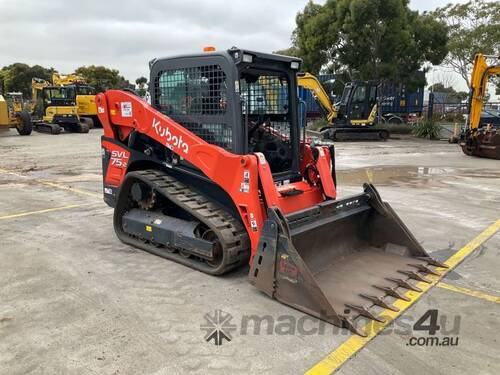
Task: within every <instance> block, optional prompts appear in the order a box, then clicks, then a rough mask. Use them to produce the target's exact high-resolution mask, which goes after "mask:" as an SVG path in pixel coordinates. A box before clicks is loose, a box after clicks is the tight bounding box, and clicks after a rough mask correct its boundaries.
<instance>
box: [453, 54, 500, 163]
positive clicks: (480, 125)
mask: <svg viewBox="0 0 500 375" xmlns="http://www.w3.org/2000/svg"><path fill="white" fill-rule="evenodd" d="M488 59H490V60H493V61H494V62H493V63H491V64H489V63H488ZM498 75H500V57H499V56H487V55H482V54H477V55H476V56H475V58H474V67H473V68H472V75H471V80H470V87H471V89H470V95H469V116H468V118H467V126H466V128H465V129H464V131H463V132H462V134H461V136H460V146H461V147H462V151H463V152H464V153H465V154H466V155H470V156H479V157H483V158H489V159H500V126H498V125H494V124H491V123H487V122H485V121H483V120H482V119H481V112H483V108H484V101H485V95H486V94H487V93H488V80H489V78H490V77H493V76H498Z"/></svg>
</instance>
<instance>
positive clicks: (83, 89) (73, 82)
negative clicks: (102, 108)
mask: <svg viewBox="0 0 500 375" xmlns="http://www.w3.org/2000/svg"><path fill="white" fill-rule="evenodd" d="M52 83H53V84H54V85H55V86H65V87H72V88H73V89H74V93H75V95H76V97H75V102H76V106H77V111H78V116H79V117H80V121H81V122H82V123H84V124H86V125H88V127H89V128H93V127H94V126H95V125H101V123H100V122H99V118H98V117H97V107H96V105H95V94H96V93H95V89H94V88H93V87H91V86H89V85H87V84H86V82H85V79H84V78H83V77H82V76H79V75H77V74H59V73H54V74H52Z"/></svg>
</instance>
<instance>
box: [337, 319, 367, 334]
mask: <svg viewBox="0 0 500 375" xmlns="http://www.w3.org/2000/svg"><path fill="white" fill-rule="evenodd" d="M340 319H341V320H342V324H343V327H344V328H347V329H348V330H349V331H351V332H354V333H355V334H357V335H360V336H362V337H366V336H367V335H366V332H365V331H363V330H362V329H359V328H357V327H356V326H355V325H354V323H353V322H352V320H351V319H349V318H348V317H346V316H341V317H340Z"/></svg>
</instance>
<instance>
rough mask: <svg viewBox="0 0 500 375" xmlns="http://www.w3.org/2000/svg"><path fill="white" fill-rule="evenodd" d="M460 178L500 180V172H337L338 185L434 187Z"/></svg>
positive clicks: (433, 169)
mask: <svg viewBox="0 0 500 375" xmlns="http://www.w3.org/2000/svg"><path fill="white" fill-rule="evenodd" d="M460 178H500V170H493V169H473V168H446V167H445V168H440V167H439V168H436V167H419V166H380V167H367V168H356V169H348V170H340V171H337V181H338V183H339V185H360V184H363V183H365V182H370V183H373V184H375V185H379V186H384V185H409V186H422V185H435V186H440V185H441V186H444V184H445V183H446V181H447V180H448V181H451V180H457V179H460Z"/></svg>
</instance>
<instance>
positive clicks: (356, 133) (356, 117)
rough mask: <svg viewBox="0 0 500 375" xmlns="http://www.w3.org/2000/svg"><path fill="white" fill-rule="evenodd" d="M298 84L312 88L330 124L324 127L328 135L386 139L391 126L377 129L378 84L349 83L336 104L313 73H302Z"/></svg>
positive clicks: (338, 137) (343, 138) (332, 136)
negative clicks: (388, 128)
mask: <svg viewBox="0 0 500 375" xmlns="http://www.w3.org/2000/svg"><path fill="white" fill-rule="evenodd" d="M297 83H298V85H299V86H300V87H303V88H305V89H308V90H310V91H311V93H312V94H313V97H314V98H315V99H316V101H317V102H318V103H319V105H320V108H322V109H323V111H324V112H325V113H326V119H327V121H328V122H329V124H330V125H328V126H325V127H323V128H321V129H320V131H321V133H322V135H323V137H324V138H327V139H332V140H334V141H340V140H360V139H363V140H386V139H388V138H389V131H388V130H387V129H381V128H376V127H375V125H376V123H377V110H378V104H377V84H376V83H374V82H368V81H366V82H365V81H353V82H348V83H347V84H346V85H345V87H344V91H343V93H342V97H341V99H340V102H339V103H337V104H333V103H332V102H331V101H330V98H329V97H328V94H327V93H326V91H325V89H324V88H323V86H322V85H321V83H320V82H319V80H318V79H317V78H316V77H315V76H314V75H312V74H310V73H299V74H298V75H297Z"/></svg>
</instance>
